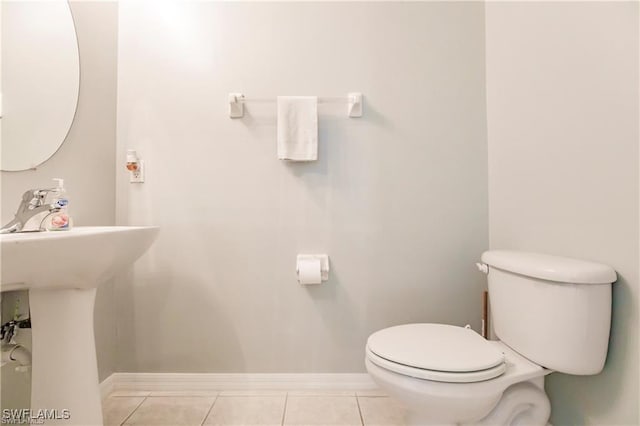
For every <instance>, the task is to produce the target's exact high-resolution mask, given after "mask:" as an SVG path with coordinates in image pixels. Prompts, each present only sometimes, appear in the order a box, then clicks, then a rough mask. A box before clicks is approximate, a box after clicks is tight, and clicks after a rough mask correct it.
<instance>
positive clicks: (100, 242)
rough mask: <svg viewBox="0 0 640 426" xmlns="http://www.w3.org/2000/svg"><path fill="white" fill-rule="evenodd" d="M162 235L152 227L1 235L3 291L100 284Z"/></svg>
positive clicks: (82, 229)
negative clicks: (158, 235) (158, 234)
mask: <svg viewBox="0 0 640 426" xmlns="http://www.w3.org/2000/svg"><path fill="white" fill-rule="evenodd" d="M157 233H158V228H157V227H151V226H140V227H138V226H81V227H76V228H73V229H71V230H69V231H54V232H27V233H17V234H0V241H2V251H0V254H1V255H2V267H1V268H0V271H1V275H2V281H1V284H0V291H8V290H24V289H33V288H43V289H44V288H48V289H53V288H91V287H97V286H98V285H99V284H100V283H101V282H103V281H105V280H107V279H109V278H110V277H112V276H113V275H114V274H115V273H116V272H117V271H118V270H120V269H122V268H123V267H125V266H127V265H130V264H131V263H133V262H134V261H135V260H136V259H138V258H139V257H140V256H141V255H142V254H143V253H144V252H145V251H147V249H148V248H149V246H150V245H151V243H152V242H153V240H154V239H155V238H156V235H157Z"/></svg>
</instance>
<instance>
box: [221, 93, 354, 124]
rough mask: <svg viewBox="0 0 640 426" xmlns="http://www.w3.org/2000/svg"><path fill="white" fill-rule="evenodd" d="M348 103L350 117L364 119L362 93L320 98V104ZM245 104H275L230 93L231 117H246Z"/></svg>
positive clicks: (266, 100) (268, 100) (269, 100)
mask: <svg viewBox="0 0 640 426" xmlns="http://www.w3.org/2000/svg"><path fill="white" fill-rule="evenodd" d="M345 101H346V103H347V115H348V116H349V117H352V118H353V117H362V93H360V92H352V93H349V94H347V96H346V97H342V98H318V103H321V104H325V103H336V102H345ZM245 102H273V100H271V99H247V98H246V97H245V96H244V95H243V94H242V93H229V117H230V118H242V117H244V104H245Z"/></svg>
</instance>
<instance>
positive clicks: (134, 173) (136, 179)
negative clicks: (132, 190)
mask: <svg viewBox="0 0 640 426" xmlns="http://www.w3.org/2000/svg"><path fill="white" fill-rule="evenodd" d="M129 182H130V183H144V161H140V160H138V167H137V168H136V169H135V170H131V174H130V175H129Z"/></svg>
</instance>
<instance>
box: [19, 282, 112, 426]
mask: <svg viewBox="0 0 640 426" xmlns="http://www.w3.org/2000/svg"><path fill="white" fill-rule="evenodd" d="M95 297H96V287H94V288H84V289H52V290H46V289H31V290H29V303H30V305H31V324H32V336H33V351H32V372H33V374H32V376H31V377H32V384H31V410H32V414H33V415H35V414H36V413H38V410H40V409H46V410H57V414H58V415H59V417H62V415H63V411H62V410H69V411H68V413H69V415H70V418H69V419H66V420H65V419H57V420H55V419H51V420H46V421H45V424H47V425H50V424H51V425H53V424H58V425H83V426H90V425H102V404H101V397H100V387H99V382H98V365H97V361H96V347H95V338H94V334H93V306H94V302H95Z"/></svg>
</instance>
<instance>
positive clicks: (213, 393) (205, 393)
mask: <svg viewBox="0 0 640 426" xmlns="http://www.w3.org/2000/svg"><path fill="white" fill-rule="evenodd" d="M218 394H219V392H218V391H206V390H193V391H182V390H181V391H153V392H151V393H150V394H149V396H150V397H156V396H218Z"/></svg>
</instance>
